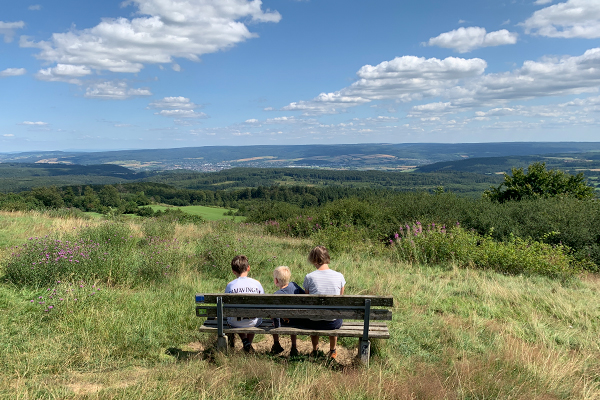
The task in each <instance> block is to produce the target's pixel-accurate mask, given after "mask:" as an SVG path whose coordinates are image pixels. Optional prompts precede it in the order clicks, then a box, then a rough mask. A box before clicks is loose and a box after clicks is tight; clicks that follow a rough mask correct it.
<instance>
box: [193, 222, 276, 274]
mask: <svg viewBox="0 0 600 400" xmlns="http://www.w3.org/2000/svg"><path fill="white" fill-rule="evenodd" d="M235 225H237V224H233V223H230V222H228V221H224V222H221V223H220V224H219V225H218V228H219V229H218V230H217V232H215V233H211V234H208V235H205V236H204V237H203V238H202V239H201V241H200V242H199V243H198V247H197V250H196V251H197V253H198V254H199V255H200V256H201V258H202V264H201V265H200V266H199V267H200V270H201V271H202V272H204V273H206V274H207V275H208V276H210V277H215V278H219V279H230V278H231V277H232V275H231V260H232V259H233V257H235V256H236V255H239V254H244V255H246V256H247V257H248V259H249V260H250V265H251V266H252V268H253V269H254V270H256V271H258V270H260V269H263V268H266V269H269V270H272V269H273V268H275V267H276V266H278V265H279V264H277V262H278V260H277V258H278V251H277V250H276V249H275V248H274V247H273V244H271V243H270V241H269V240H268V239H267V238H263V237H262V236H259V235H258V234H256V235H251V236H244V237H240V236H239V235H238V234H237V230H235Z"/></svg>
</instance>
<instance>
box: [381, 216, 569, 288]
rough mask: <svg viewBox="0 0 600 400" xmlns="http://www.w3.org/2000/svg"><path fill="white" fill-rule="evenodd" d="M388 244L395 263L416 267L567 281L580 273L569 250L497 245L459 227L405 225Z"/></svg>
mask: <svg viewBox="0 0 600 400" xmlns="http://www.w3.org/2000/svg"><path fill="white" fill-rule="evenodd" d="M399 231H400V233H398V234H396V235H395V238H394V239H393V240H390V249H391V251H392V254H393V255H394V257H395V258H396V259H397V260H401V261H407V262H414V263H419V264H427V263H429V264H439V263H445V262H452V263H455V264H456V265H457V266H459V267H475V268H481V269H491V270H494V271H497V272H501V273H506V274H512V275H518V274H524V275H534V274H535V275H544V276H548V277H550V278H560V279H568V278H569V277H572V276H573V275H575V274H577V273H579V272H580V271H581V264H580V263H578V262H577V261H576V260H575V259H574V258H573V257H571V256H570V255H569V252H570V249H569V248H568V247H565V246H562V245H558V246H553V245H549V244H546V243H542V242H538V241H534V240H523V239H519V238H512V239H511V240H510V241H507V242H497V241H495V240H493V238H492V237H491V235H487V236H481V235H479V234H478V233H476V232H474V231H468V230H465V229H463V228H461V227H460V226H459V225H456V226H454V227H451V228H449V229H447V228H446V227H445V226H444V225H442V226H439V225H435V224H430V225H428V226H427V227H426V228H425V229H423V227H422V225H421V224H420V223H419V222H417V223H416V224H414V225H413V226H412V227H411V226H408V225H406V226H405V227H401V228H400V229H399Z"/></svg>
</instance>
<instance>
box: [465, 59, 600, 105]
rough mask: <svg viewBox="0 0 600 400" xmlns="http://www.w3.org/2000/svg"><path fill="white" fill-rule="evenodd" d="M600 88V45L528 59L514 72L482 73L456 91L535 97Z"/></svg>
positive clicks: (483, 98)
mask: <svg viewBox="0 0 600 400" xmlns="http://www.w3.org/2000/svg"><path fill="white" fill-rule="evenodd" d="M599 88H600V48H595V49H590V50H587V51H586V52H585V53H584V54H583V55H581V56H571V57H562V58H546V59H542V60H541V61H525V62H524V63H523V66H522V67H521V68H519V69H516V70H514V71H512V72H505V73H495V74H489V75H485V76H482V77H481V78H479V79H477V80H474V81H473V82H472V83H471V84H470V85H467V86H465V87H464V88H457V90H456V93H455V94H460V95H461V96H465V95H466V96H469V95H471V96H472V97H473V98H474V99H475V100H476V101H478V102H479V101H486V100H514V99H531V98H537V97H548V96H559V95H566V94H579V93H586V92H588V93H589V92H596V91H598V89H599Z"/></svg>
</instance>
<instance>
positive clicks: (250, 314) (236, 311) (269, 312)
mask: <svg viewBox="0 0 600 400" xmlns="http://www.w3.org/2000/svg"><path fill="white" fill-rule="evenodd" d="M196 310H198V311H199V312H200V314H203V315H205V316H207V317H216V316H217V307H216V306H196ZM203 311H204V312H203ZM223 316H225V317H241V318H276V317H280V318H311V319H337V318H346V319H364V317H365V311H364V310H360V309H355V310H352V309H295V308H291V309H285V308H277V309H268V308H267V309H264V308H235V307H227V308H224V309H223ZM369 319H370V320H387V321H391V320H392V312H391V311H390V310H382V309H373V310H371V313H370V315H369Z"/></svg>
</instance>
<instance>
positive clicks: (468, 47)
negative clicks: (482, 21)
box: [427, 26, 518, 53]
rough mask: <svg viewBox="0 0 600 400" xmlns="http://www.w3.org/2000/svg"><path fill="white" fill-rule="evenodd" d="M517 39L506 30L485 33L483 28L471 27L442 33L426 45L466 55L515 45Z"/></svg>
mask: <svg viewBox="0 0 600 400" xmlns="http://www.w3.org/2000/svg"><path fill="white" fill-rule="evenodd" d="M517 38H518V35H517V34H516V33H512V32H509V31H507V30H506V29H501V30H499V31H495V32H490V33H487V32H486V30H485V28H480V27H478V26H471V27H468V28H463V27H460V28H458V29H455V30H453V31H450V32H445V33H442V34H441V35H439V36H436V37H434V38H431V39H429V41H428V42H427V45H428V46H438V47H444V48H447V49H454V50H455V51H458V52H459V53H468V52H470V51H473V50H475V49H478V48H480V47H493V46H502V45H505V44H515V43H517Z"/></svg>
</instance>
